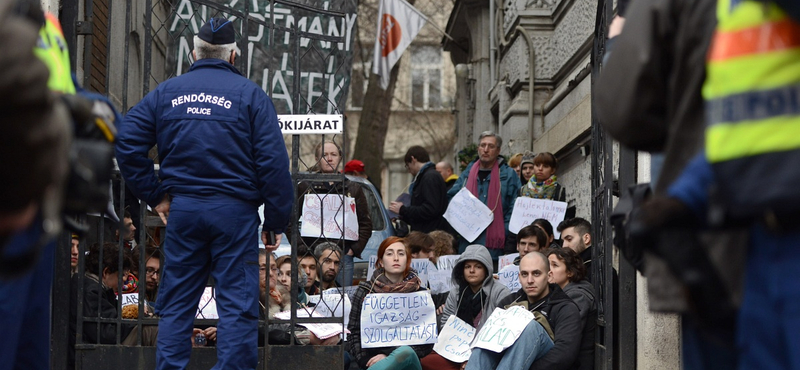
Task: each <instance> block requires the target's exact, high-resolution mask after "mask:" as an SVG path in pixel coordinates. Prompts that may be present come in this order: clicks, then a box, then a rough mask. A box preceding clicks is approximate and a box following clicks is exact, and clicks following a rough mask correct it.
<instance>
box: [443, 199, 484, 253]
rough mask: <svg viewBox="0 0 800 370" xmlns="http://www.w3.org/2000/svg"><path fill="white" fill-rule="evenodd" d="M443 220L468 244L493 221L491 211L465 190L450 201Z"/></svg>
mask: <svg viewBox="0 0 800 370" xmlns="http://www.w3.org/2000/svg"><path fill="white" fill-rule="evenodd" d="M444 219H445V220H447V222H449V223H450V225H451V226H453V228H454V229H455V230H456V231H457V232H458V233H459V234H460V235H461V236H462V237H464V239H466V240H467V241H468V242H473V241H474V240H475V239H477V238H478V237H479V236H481V234H482V233H483V230H486V228H487V227H489V224H491V223H492V221H493V220H494V216H492V211H491V210H490V209H489V207H486V205H485V204H483V202H481V201H480V200H479V199H478V198H475V196H474V195H472V193H470V191H469V190H467V188H461V190H460V191H459V192H458V193H457V194H456V195H455V196H454V197H453V199H451V200H450V204H449V205H448V206H447V210H446V211H444Z"/></svg>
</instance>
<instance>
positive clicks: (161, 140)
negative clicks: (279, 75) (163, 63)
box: [116, 59, 294, 232]
mask: <svg viewBox="0 0 800 370" xmlns="http://www.w3.org/2000/svg"><path fill="white" fill-rule="evenodd" d="M117 139H118V140H117V145H116V155H117V161H118V163H119V168H120V172H121V173H122V176H123V177H124V178H125V181H126V185H127V186H128V187H130V189H131V190H132V191H133V193H134V194H135V195H136V196H137V197H138V198H139V199H142V200H144V201H146V202H147V203H148V204H149V205H150V206H156V205H157V204H158V203H160V202H161V200H162V199H163V198H164V196H165V195H166V194H170V195H173V196H180V195H184V196H192V197H201V198H208V197H211V198H232V199H236V200H241V201H244V202H247V203H250V204H253V205H259V204H262V203H263V204H264V230H265V231H276V232H283V231H284V230H285V229H286V225H287V224H288V222H289V218H290V213H291V209H292V199H294V196H293V189H292V181H291V175H290V173H289V158H288V155H287V151H286V147H285V144H284V141H283V135H282V134H281V131H280V127H279V126H278V117H277V115H276V113H275V107H274V106H273V104H272V100H270V98H269V97H268V96H267V94H266V93H264V91H263V90H261V89H260V88H259V87H258V86H257V85H256V84H255V83H253V82H252V81H250V80H248V79H247V78H245V77H244V76H242V75H241V73H239V71H238V70H237V69H236V68H235V67H234V66H233V65H231V64H230V63H228V62H226V61H223V60H219V59H201V60H198V61H197V62H195V63H194V64H193V65H192V67H191V68H190V69H189V71H188V72H187V73H185V74H183V75H181V76H178V77H175V78H172V79H169V80H167V81H165V82H163V83H161V84H160V85H159V86H158V88H156V89H155V90H154V91H152V92H150V93H149V94H147V96H145V97H144V99H142V101H141V102H139V104H137V105H136V106H135V107H134V108H133V109H131V111H130V112H129V113H128V114H127V115H126V116H125V118H124V119H123V121H122V123H121V124H120V127H119V135H118V138H117ZM154 144H158V156H159V159H160V164H161V168H160V171H159V174H158V176H156V173H155V171H154V168H153V161H152V160H151V159H149V158H148V155H147V153H148V151H149V150H150V148H152V147H153V145H154ZM159 179H160V182H159Z"/></svg>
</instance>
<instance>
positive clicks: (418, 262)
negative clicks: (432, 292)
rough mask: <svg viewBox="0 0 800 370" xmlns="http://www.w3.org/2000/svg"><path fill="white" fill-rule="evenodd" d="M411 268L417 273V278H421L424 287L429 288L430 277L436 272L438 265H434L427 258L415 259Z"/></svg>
mask: <svg viewBox="0 0 800 370" xmlns="http://www.w3.org/2000/svg"><path fill="white" fill-rule="evenodd" d="M411 268H412V269H414V271H416V272H417V276H419V280H420V281H421V282H422V286H424V287H427V286H428V275H429V274H430V273H431V272H433V271H436V265H434V264H433V262H431V261H430V260H429V259H427V258H414V259H412V260H411Z"/></svg>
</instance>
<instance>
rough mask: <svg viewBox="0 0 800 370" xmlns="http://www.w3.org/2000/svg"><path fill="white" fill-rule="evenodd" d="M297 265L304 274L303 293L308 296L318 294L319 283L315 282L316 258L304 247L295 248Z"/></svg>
mask: <svg viewBox="0 0 800 370" xmlns="http://www.w3.org/2000/svg"><path fill="white" fill-rule="evenodd" d="M297 249H298V250H297V263H298V264H299V265H300V269H301V270H303V272H304V273H305V274H306V276H307V277H308V279H307V280H306V285H305V288H304V289H305V293H306V294H308V295H317V294H320V292H321V291H320V289H319V281H317V272H318V271H317V258H316V257H314V254H313V253H312V252H311V251H309V250H308V249H306V248H305V247H302V246H301V247H298V248H297Z"/></svg>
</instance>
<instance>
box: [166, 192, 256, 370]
mask: <svg viewBox="0 0 800 370" xmlns="http://www.w3.org/2000/svg"><path fill="white" fill-rule="evenodd" d="M258 224H259V218H258V214H257V208H256V206H253V205H251V204H248V203H246V202H243V201H239V200H236V199H232V198H227V197H215V198H208V197H205V198H202V199H200V198H193V197H187V196H180V195H177V196H175V197H174V199H173V200H172V204H171V206H170V214H169V219H168V221H167V225H168V227H167V235H166V239H165V241H164V248H163V249H164V250H163V252H164V267H163V269H162V271H163V272H162V281H161V284H160V286H159V291H158V301H157V302H156V313H157V314H158V315H160V316H161V322H160V323H159V334H158V348H157V354H156V367H157V369H185V368H186V366H187V364H188V362H189V356H190V353H191V346H192V343H191V335H192V327H193V324H194V318H195V315H196V312H197V305H198V302H199V300H200V297H201V295H202V292H203V289H204V288H205V286H206V283H207V281H208V275H209V273H211V276H213V277H214V280H215V281H216V302H217V310H218V312H219V325H218V326H217V364H216V366H214V369H226V370H227V369H254V368H255V367H256V366H257V365H258V349H257V344H258V327H257V326H258V321H257V320H258V299H259V298H258V297H259V287H258V276H259V274H258V273H259V266H258V243H259V241H258Z"/></svg>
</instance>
